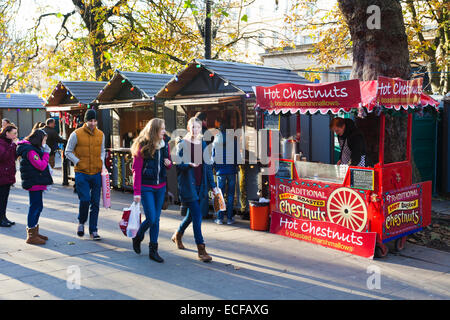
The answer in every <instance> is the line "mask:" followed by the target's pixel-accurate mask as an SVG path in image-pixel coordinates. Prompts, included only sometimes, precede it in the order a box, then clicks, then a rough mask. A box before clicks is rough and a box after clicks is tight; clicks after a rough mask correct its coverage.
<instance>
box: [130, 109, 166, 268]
mask: <svg viewBox="0 0 450 320" xmlns="http://www.w3.org/2000/svg"><path fill="white" fill-rule="evenodd" d="M169 140H170V138H169V137H168V136H167V135H166V126H165V123H164V120H162V119H159V118H153V119H152V120H150V121H149V122H148V123H147V125H146V126H145V128H144V129H143V130H142V131H141V132H140V133H139V136H138V137H137V138H136V140H135V141H134V143H133V145H132V146H131V154H132V155H133V181H134V182H133V191H134V201H135V202H137V203H139V202H141V200H142V206H143V207H144V214H145V220H144V222H142V224H141V226H140V228H139V230H138V232H137V234H136V236H135V237H134V238H133V239H132V240H133V249H134V251H135V252H136V253H138V254H139V253H141V247H140V245H141V242H142V240H143V239H144V234H145V232H146V231H147V229H150V231H149V233H150V244H149V258H150V259H152V260H154V261H156V262H160V263H161V262H164V259H163V258H161V257H160V256H159V254H158V236H159V218H160V216H161V210H162V206H163V204H164V196H165V194H166V187H167V186H166V184H167V173H166V169H170V168H171V167H172V161H171V158H170V150H169Z"/></svg>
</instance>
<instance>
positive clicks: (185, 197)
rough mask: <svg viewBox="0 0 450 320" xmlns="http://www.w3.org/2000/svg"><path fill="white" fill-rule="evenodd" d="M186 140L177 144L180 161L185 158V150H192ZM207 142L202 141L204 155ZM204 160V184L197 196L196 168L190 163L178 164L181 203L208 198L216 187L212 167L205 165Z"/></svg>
mask: <svg viewBox="0 0 450 320" xmlns="http://www.w3.org/2000/svg"><path fill="white" fill-rule="evenodd" d="M187 143H188V142H187V141H186V140H183V139H181V140H180V141H179V142H178V143H177V150H176V152H177V156H178V158H179V159H181V161H182V158H183V150H185V148H190V146H189V145H188V144H187ZM206 146H207V145H206V142H205V141H202V153H203V152H204V151H205V148H206ZM204 160H205V159H203V162H202V184H201V186H200V191H199V194H197V189H196V187H195V176H194V168H192V167H191V166H190V165H189V162H190V161H187V163H184V162H181V163H177V164H176V168H177V178H178V193H179V198H180V201H181V202H192V201H197V200H199V199H200V198H199V196H200V197H205V198H207V197H208V190H209V189H213V188H215V187H216V183H215V182H214V176H213V173H212V166H211V165H210V164H207V163H205V161H204Z"/></svg>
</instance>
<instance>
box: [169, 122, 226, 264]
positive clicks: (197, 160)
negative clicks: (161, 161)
mask: <svg viewBox="0 0 450 320" xmlns="http://www.w3.org/2000/svg"><path fill="white" fill-rule="evenodd" d="M187 129H188V134H187V135H186V136H185V137H184V138H183V139H181V140H180V141H178V143H177V149H176V152H177V157H178V158H179V159H181V162H179V163H177V164H176V165H177V176H178V192H179V196H180V201H181V202H184V203H186V205H187V207H188V211H187V214H186V217H185V218H184V220H183V221H182V222H181V224H180V226H179V228H178V230H177V231H176V232H175V234H174V235H173V236H172V241H173V242H175V243H176V245H177V247H178V248H179V249H184V246H183V243H182V242H181V237H182V236H183V234H184V231H185V230H186V228H187V227H188V226H189V224H190V223H191V222H192V225H193V229H194V238H195V243H196V244H197V249H198V258H199V260H201V261H203V262H210V261H211V260H212V258H211V256H209V255H208V253H207V252H206V249H205V242H204V240H203V236H202V230H201V224H202V212H201V208H200V201H199V200H200V198H205V197H206V198H207V197H208V190H209V189H213V192H214V193H216V192H217V191H218V190H217V188H216V184H215V182H214V177H213V173H212V166H211V163H210V162H211V157H210V156H207V157H206V158H207V159H205V157H204V153H205V148H206V143H205V142H204V141H203V140H202V137H203V136H202V134H201V130H202V122H201V121H200V120H199V119H197V118H195V117H194V118H191V119H189V121H188V127H187Z"/></svg>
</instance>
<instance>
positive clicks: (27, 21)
mask: <svg viewBox="0 0 450 320" xmlns="http://www.w3.org/2000/svg"><path fill="white" fill-rule="evenodd" d="M39 7H45V8H46V10H45V12H47V13H53V12H55V13H57V12H60V13H62V14H64V13H67V12H70V11H72V10H73V8H74V6H73V3H72V1H71V0H21V7H20V9H19V14H18V17H20V18H19V19H17V20H16V29H17V30H27V29H30V28H32V27H33V26H34V23H35V21H36V19H37V18H38V17H39V16H40V15H41V14H42V12H40V11H39ZM57 21H58V20H57V19H56V18H53V17H52V18H46V19H45V22H43V23H42V24H45V26H46V27H47V28H48V29H49V31H50V32H52V33H56V32H58V30H59V27H60V23H58V22H57Z"/></svg>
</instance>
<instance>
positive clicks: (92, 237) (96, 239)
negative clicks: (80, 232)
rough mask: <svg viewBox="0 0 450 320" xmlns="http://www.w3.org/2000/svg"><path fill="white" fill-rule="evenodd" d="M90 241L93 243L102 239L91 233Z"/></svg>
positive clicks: (95, 233)
mask: <svg viewBox="0 0 450 320" xmlns="http://www.w3.org/2000/svg"><path fill="white" fill-rule="evenodd" d="M91 239H92V240H94V241H98V240H101V239H102V238H100V236H99V235H98V233H97V232H92V233H91Z"/></svg>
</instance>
